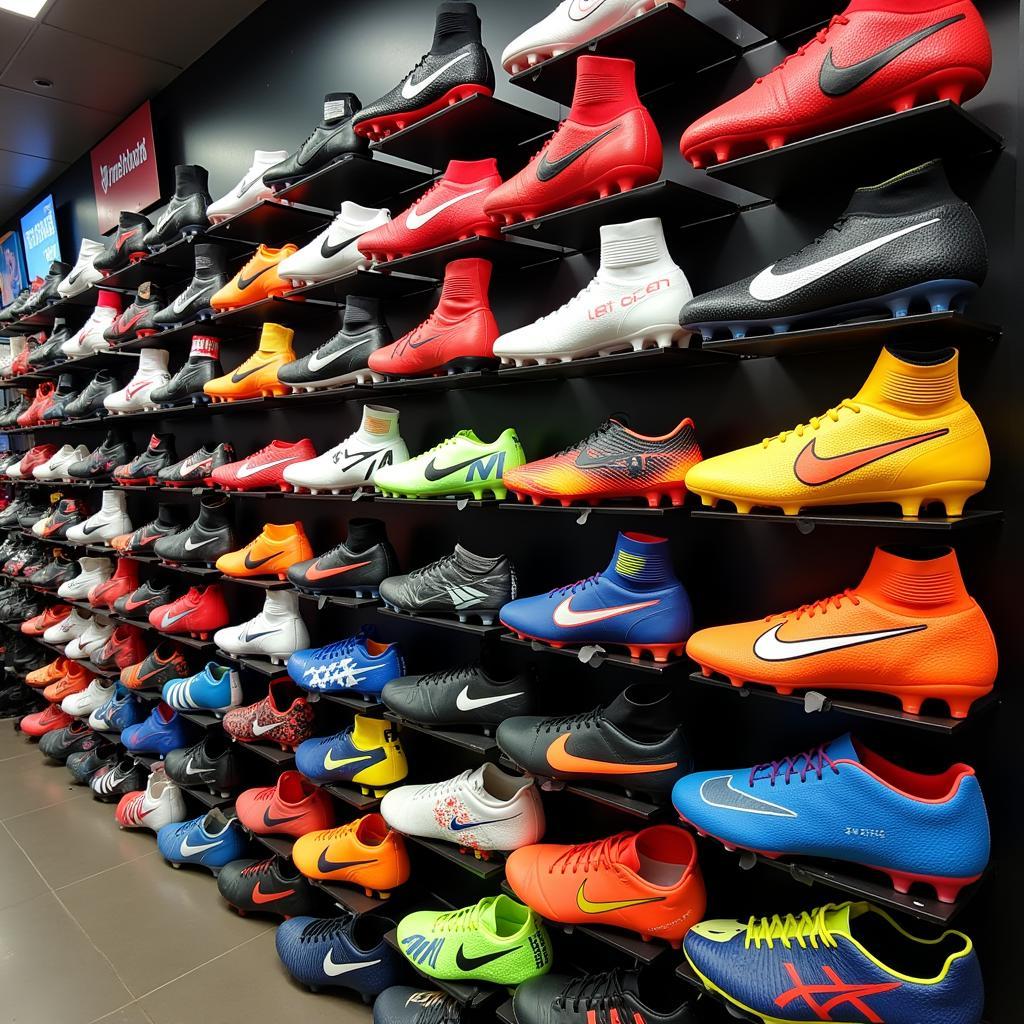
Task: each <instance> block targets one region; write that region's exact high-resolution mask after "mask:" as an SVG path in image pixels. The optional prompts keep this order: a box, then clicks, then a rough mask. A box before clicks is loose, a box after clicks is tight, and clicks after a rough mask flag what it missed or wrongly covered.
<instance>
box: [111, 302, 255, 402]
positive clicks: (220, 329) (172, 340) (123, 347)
mask: <svg viewBox="0 0 1024 1024" xmlns="http://www.w3.org/2000/svg"><path fill="white" fill-rule="evenodd" d="M244 333H245V329H244V328H242V327H238V326H236V325H233V324H231V323H223V322H218V321H217V319H216V318H215V317H214V316H212V315H208V316H204V317H201V318H200V319H198V320H190V321H188V322H187V323H183V324H180V325H179V326H177V327H168V328H167V329H166V330H162V331H159V332H158V333H157V334H148V335H146V337H144V338H133V339H132V340H131V341H125V342H122V343H121V344H120V345H118V346H117V351H118V352H122V353H137V352H138V351H139V350H140V349H143V348H174V347H177V346H181V345H191V344H192V338H193V337H194V336H195V335H196V334H205V335H206V336H207V337H209V338H219V339H220V340H221V341H223V340H224V339H226V338H235V337H238V336H239V335H240V334H244ZM189 408H191V406H189Z"/></svg>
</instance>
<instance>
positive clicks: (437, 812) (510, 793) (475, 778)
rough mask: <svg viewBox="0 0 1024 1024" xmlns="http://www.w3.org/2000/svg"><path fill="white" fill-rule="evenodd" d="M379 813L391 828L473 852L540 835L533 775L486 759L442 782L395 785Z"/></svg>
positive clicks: (518, 844) (540, 810) (540, 811)
mask: <svg viewBox="0 0 1024 1024" xmlns="http://www.w3.org/2000/svg"><path fill="white" fill-rule="evenodd" d="M380 813H381V814H382V815H383V816H384V820H385V821H387V823H388V824H389V825H390V826H391V827H392V828H393V829H395V831H396V832H401V833H402V834H403V835H407V836H420V837H421V838H423V839H442V840H444V841H445V842H448V843H454V844H455V845H457V846H459V847H462V848H464V849H468V850H473V851H474V853H476V855H477V856H480V852H481V851H484V853H485V854H486V853H487V852H489V851H491V850H517V849H519V847H521V846H529V845H530V844H532V843H536V842H538V841H539V840H540V838H541V836H542V835H544V807H543V805H542V804H541V800H540V794H539V793H538V792H537V789H536V787H535V786H534V784H533V780H532V779H524V778H522V777H521V776H518V775H506V774H505V773H504V772H503V771H502V770H501V769H500V768H497V767H496V766H495V765H493V764H487V763H485V764H483V765H481V766H480V767H479V768H477V769H476V770H475V771H465V772H463V773H462V774H461V775H456V776H455V777H454V778H452V779H445V780H444V781H443V782H435V783H430V784H428V785H425V786H399V787H398V789H393V790H391V792H389V793H387V794H385V796H384V799H383V800H382V801H381V805H380Z"/></svg>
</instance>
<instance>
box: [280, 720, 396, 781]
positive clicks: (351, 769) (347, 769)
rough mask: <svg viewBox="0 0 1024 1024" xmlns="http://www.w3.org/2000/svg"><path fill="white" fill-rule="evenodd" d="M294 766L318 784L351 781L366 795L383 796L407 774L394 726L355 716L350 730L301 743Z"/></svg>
mask: <svg viewBox="0 0 1024 1024" xmlns="http://www.w3.org/2000/svg"><path fill="white" fill-rule="evenodd" d="M295 767H296V768H298V770H299V771H300V772H302V774H303V775H305V776H306V778H307V779H309V780H310V781H311V782H316V783H318V784H319V785H325V784H328V783H334V782H354V783H355V784H356V785H357V786H358V787H359V788H360V790H361V791H362V792H363V793H365V794H366V795H367V796H370V795H373V796H383V795H384V792H385V790H386V789H387V787H388V786H393V785H395V783H396V782H401V781H402V779H404V778H405V777H406V775H408V774H409V764H408V762H407V761H406V759H405V752H404V751H403V750H402V744H401V741H400V740H399V738H398V726H397V725H395V724H394V722H389V721H387V720H386V719H383V718H368V717H367V716H366V715H356V716H355V718H354V720H353V723H352V728H351V729H346V730H345V731H344V732H339V733H335V734H334V735H333V736H322V737H317V738H316V739H311V740H306V742H305V743H301V744H300V745H299V747H298V749H297V750H296V751H295Z"/></svg>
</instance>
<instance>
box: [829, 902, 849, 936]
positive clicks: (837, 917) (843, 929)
mask: <svg viewBox="0 0 1024 1024" xmlns="http://www.w3.org/2000/svg"><path fill="white" fill-rule="evenodd" d="M852 907H853V905H852V904H850V903H844V904H842V905H841V906H838V907H836V908H835V909H834V910H830V911H828V912H827V913H826V914H825V926H826V927H827V928H828V930H829V931H830V932H831V933H832V934H833V935H843V936H845V937H846V938H848V939H852V938H853V936H852V935H851V934H850V911H851V909H852Z"/></svg>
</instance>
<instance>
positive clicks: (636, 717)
mask: <svg viewBox="0 0 1024 1024" xmlns="http://www.w3.org/2000/svg"><path fill="white" fill-rule="evenodd" d="M604 717H605V718H606V719H607V720H608V721H609V722H611V723H612V725H616V726H618V727H619V728H620V729H622V730H623V731H625V732H628V733H630V734H631V735H635V734H638V733H646V732H655V733H664V732H666V731H667V727H668V725H669V723H670V722H671V720H672V712H671V707H670V700H669V695H668V694H667V693H663V694H660V695H658V694H655V693H646V692H645V688H644V687H642V686H630V687H628V688H627V689H625V690H623V691H622V693H620V694H619V695H618V696H617V697H616V698H615V700H613V701H612V702H611V704H609V705H608V707H607V708H606V709H605V712H604Z"/></svg>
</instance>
